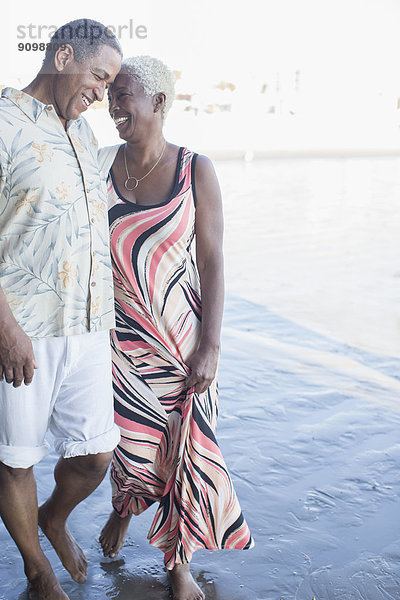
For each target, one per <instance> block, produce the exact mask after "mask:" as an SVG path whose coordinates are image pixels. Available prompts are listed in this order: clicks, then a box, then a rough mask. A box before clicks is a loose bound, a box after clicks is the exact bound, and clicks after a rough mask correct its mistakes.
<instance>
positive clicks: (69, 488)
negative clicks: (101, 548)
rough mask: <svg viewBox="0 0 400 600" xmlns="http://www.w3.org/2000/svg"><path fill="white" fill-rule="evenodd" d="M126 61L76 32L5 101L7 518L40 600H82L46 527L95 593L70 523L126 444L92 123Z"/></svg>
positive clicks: (1, 210) (1, 342)
mask: <svg viewBox="0 0 400 600" xmlns="http://www.w3.org/2000/svg"><path fill="white" fill-rule="evenodd" d="M121 54H122V52H121V48H120V45H119V42H118V40H117V39H116V37H115V36H114V35H113V34H111V32H110V31H109V30H107V29H106V28H105V27H104V26H103V25H101V24H100V23H98V22H96V21H91V20H89V19H81V20H78V21H72V22H71V23H68V24H67V25H64V26H63V27H61V28H60V29H59V30H58V31H57V32H56V33H55V34H54V36H53V38H52V40H51V44H50V45H49V47H48V49H47V51H46V56H45V60H44V63H43V66H42V68H41V70H40V72H39V73H38V75H37V76H36V78H35V79H34V80H33V81H32V83H30V84H29V85H28V86H27V87H26V88H25V89H24V90H23V91H22V92H20V91H18V90H15V89H12V88H6V89H4V90H3V93H2V97H1V99H0V175H1V179H0V283H1V289H0V379H1V381H0V415H1V418H0V515H1V517H2V519H3V521H4V524H5V526H6V527H7V529H8V531H9V532H10V534H11V536H12V537H13V539H14V541H15V543H16V544H17V546H18V548H19V551H20V552H21V555H22V557H23V560H24V568H25V573H26V576H27V578H28V581H29V585H30V589H31V591H32V593H33V595H34V597H36V598H37V599H38V600H66V599H68V596H67V595H66V594H65V593H64V591H63V590H62V589H61V586H60V584H59V582H58V580H57V578H56V576H55V574H54V573H53V571H52V568H51V566H50V563H49V561H48V560H47V558H46V557H45V555H44V554H43V552H42V550H41V547H40V545H39V538H38V522H39V524H40V527H41V529H42V530H43V532H44V533H45V534H46V536H47V537H48V538H49V540H50V542H51V543H52V544H53V546H54V548H55V550H56V552H57V554H58V556H59V557H60V559H61V561H62V563H63V565H64V566H65V568H66V569H67V570H68V571H69V573H70V574H71V576H72V578H73V579H74V580H75V581H77V582H79V583H83V582H84V581H85V580H86V569H87V562H86V558H85V556H84V554H83V552H82V550H81V549H80V548H79V546H78V545H77V543H76V542H75V540H74V538H73V537H72V536H71V534H70V532H69V530H68V528H67V526H66V519H67V517H68V515H69V514H70V513H71V511H72V510H73V509H74V508H75V506H76V505H77V504H78V503H79V502H81V501H82V500H83V499H84V498H86V497H87V496H88V495H89V494H90V493H91V492H92V491H93V490H94V489H95V488H96V487H97V486H98V485H99V483H100V482H101V481H102V479H103V477H104V475H105V473H106V470H107V467H108V464H109V462H110V460H111V456H112V450H113V449H114V447H115V446H116V445H117V443H118V440H119V432H118V429H117V428H116V427H115V425H114V422H113V408H112V390H111V380H110V372H111V364H110V350H109V342H108V330H109V329H110V327H113V325H114V316H113V293H112V274H111V265H110V259H109V250H108V227H107V210H106V190H105V184H104V183H103V182H102V181H101V180H100V176H99V172H98V168H97V148H96V142H95V140H94V138H93V135H92V133H91V130H90V127H89V125H88V124H87V122H86V121H85V119H84V118H82V117H81V114H82V113H83V112H84V111H85V110H86V109H87V108H88V106H89V105H90V104H92V103H93V102H94V101H101V100H102V99H103V95H104V91H105V89H106V88H107V86H108V85H109V84H110V83H111V82H112V81H113V80H114V78H115V76H116V74H117V73H118V71H119V68H120V65H121ZM36 369H37V370H36ZM22 383H25V384H26V385H23V386H21V384H22ZM10 384H12V385H10ZM47 429H50V430H51V432H52V434H53V436H54V445H55V449H56V451H57V452H58V453H59V454H60V459H59V461H58V463H57V466H56V468H55V473H54V475H55V481H56V485H55V488H54V491H53V494H52V495H51V497H50V498H49V499H48V500H47V502H46V503H45V504H44V505H43V506H42V507H40V509H38V505H37V497H36V484H35V479H34V475H33V465H35V464H36V463H37V462H39V461H40V460H41V458H42V457H43V456H44V455H45V454H46V453H47V451H48V444H47V442H46V441H45V434H46V431H47Z"/></svg>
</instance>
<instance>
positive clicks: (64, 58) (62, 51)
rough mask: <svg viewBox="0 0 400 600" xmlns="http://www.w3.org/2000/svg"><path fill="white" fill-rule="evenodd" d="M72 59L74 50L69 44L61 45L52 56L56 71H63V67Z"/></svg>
mask: <svg viewBox="0 0 400 600" xmlns="http://www.w3.org/2000/svg"><path fill="white" fill-rule="evenodd" d="M73 59H74V49H73V48H72V46H70V45H69V44H62V46H60V47H59V48H58V49H57V51H56V53H55V55H54V66H55V68H56V69H57V71H64V69H65V67H66V66H67V65H68V63H70V62H71V61H72V60H73Z"/></svg>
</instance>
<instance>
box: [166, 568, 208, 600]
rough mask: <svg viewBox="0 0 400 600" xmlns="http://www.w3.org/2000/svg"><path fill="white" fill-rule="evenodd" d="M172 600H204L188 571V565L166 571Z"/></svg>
mask: <svg viewBox="0 0 400 600" xmlns="http://www.w3.org/2000/svg"><path fill="white" fill-rule="evenodd" d="M168 575H169V579H170V581H171V587H172V597H173V600H205V596H204V594H203V592H202V591H201V589H200V588H199V586H198V585H197V583H196V582H195V580H194V579H193V577H192V574H191V572H190V569H189V565H175V567H174V568H173V569H172V570H171V571H168Z"/></svg>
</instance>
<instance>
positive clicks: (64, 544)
mask: <svg viewBox="0 0 400 600" xmlns="http://www.w3.org/2000/svg"><path fill="white" fill-rule="evenodd" d="M46 504H47V503H46V502H45V503H44V504H43V505H42V506H41V507H40V508H39V526H40V529H41V530H42V531H43V533H44V534H45V536H46V537H47V539H48V540H49V541H50V542H51V545H52V546H53V548H54V550H55V551H56V552H57V554H58V557H59V559H60V560H61V562H62V564H63V565H64V567H65V568H66V569H67V571H68V573H69V574H70V575H71V577H72V579H73V580H74V581H76V582H77V583H85V581H86V575H87V560H86V556H85V555H84V553H83V550H82V549H81V548H80V546H78V544H77V543H76V541H75V539H74V538H73V537H72V535H71V533H70V531H69V529H68V527H67V525H66V523H65V522H61V523H56V522H54V521H53V522H51V521H50V519H49V517H48V513H47V507H46ZM61 597H62V596H60V598H61Z"/></svg>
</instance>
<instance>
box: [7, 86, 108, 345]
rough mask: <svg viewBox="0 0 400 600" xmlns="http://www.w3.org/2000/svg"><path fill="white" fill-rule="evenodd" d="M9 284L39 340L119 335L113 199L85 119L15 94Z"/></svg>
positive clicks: (10, 98)
mask: <svg viewBox="0 0 400 600" xmlns="http://www.w3.org/2000/svg"><path fill="white" fill-rule="evenodd" d="M0 284H1V287H2V289H3V291H4V293H5V295H6V298H7V300H8V303H9V306H10V308H11V310H12V312H13V314H14V316H15V318H16V320H17V322H18V323H19V325H20V326H21V327H22V329H23V330H24V331H25V333H27V334H28V335H29V336H30V337H32V338H38V337H53V336H62V335H75V334H82V333H87V332H92V331H101V330H104V329H109V328H111V327H113V326H114V301H113V284H112V272H111V264H110V254H109V242H108V221H107V192H106V185H105V181H104V179H102V178H101V175H100V172H99V168H98V163H97V142H96V140H95V138H94V136H93V133H92V131H91V129H90V127H89V125H88V123H87V121H86V120H85V119H84V118H83V117H79V118H78V119H77V120H71V121H69V122H68V124H67V129H66V130H65V129H64V127H63V125H62V123H61V121H60V119H59V118H58V116H57V114H56V112H55V110H54V107H53V106H52V105H46V104H43V103H42V102H39V101H38V100H36V99H35V98H32V97H31V96H29V95H27V94H25V93H24V92H20V91H18V90H16V89H13V88H5V89H4V90H3V92H2V95H1V98H0Z"/></svg>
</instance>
